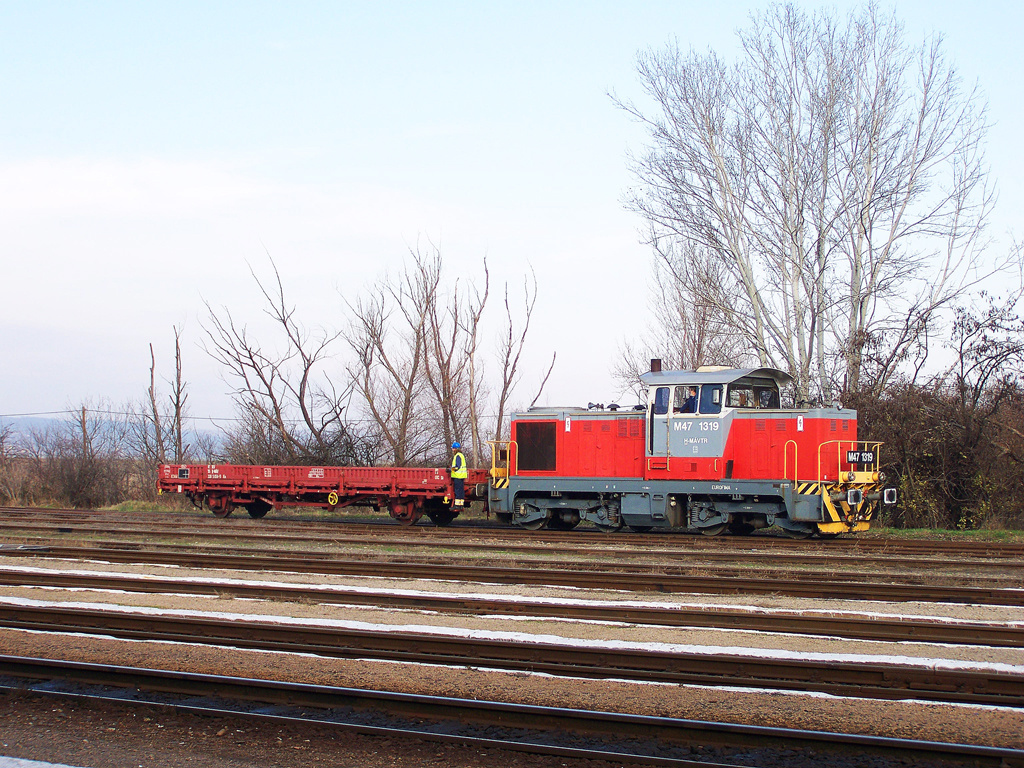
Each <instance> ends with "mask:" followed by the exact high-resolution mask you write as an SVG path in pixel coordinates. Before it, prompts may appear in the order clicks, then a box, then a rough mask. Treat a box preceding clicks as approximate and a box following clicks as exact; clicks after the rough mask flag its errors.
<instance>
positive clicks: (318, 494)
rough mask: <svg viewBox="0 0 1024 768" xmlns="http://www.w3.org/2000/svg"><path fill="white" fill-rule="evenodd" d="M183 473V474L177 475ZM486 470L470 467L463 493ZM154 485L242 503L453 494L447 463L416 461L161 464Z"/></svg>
mask: <svg viewBox="0 0 1024 768" xmlns="http://www.w3.org/2000/svg"><path fill="white" fill-rule="evenodd" d="M183 472H184V474H186V475H187V476H186V477H180V476H179V475H180V474H182V473H183ZM487 480H488V476H487V471H486V470H483V469H471V470H469V477H468V479H467V480H466V498H467V499H473V498H477V495H476V488H475V486H476V484H478V483H483V484H486V483H487ZM157 487H158V488H159V489H160V490H161V491H163V492H165V493H191V494H194V495H195V494H203V495H207V496H222V497H223V496H226V497H227V498H228V499H229V500H230V501H231V502H233V503H236V504H244V503H245V502H246V501H250V500H252V499H253V498H264V497H265V498H267V499H268V500H271V501H276V500H279V499H287V500H288V503H289V504H295V505H300V506H301V505H309V506H319V507H322V506H326V505H325V504H324V497H325V496H326V495H328V494H330V493H331V492H332V491H333V492H334V493H336V494H338V502H337V503H336V504H334V505H332V506H346V505H348V504H353V503H360V502H362V501H367V502H370V501H381V502H383V501H386V500H397V499H423V500H426V499H435V500H436V499H444V498H445V497H449V498H451V496H452V481H451V477H450V475H449V472H448V469H436V468H425V469H424V468H414V467H276V466H250V465H240V464H188V465H186V464H163V465H161V466H160V476H159V478H158V480H157Z"/></svg>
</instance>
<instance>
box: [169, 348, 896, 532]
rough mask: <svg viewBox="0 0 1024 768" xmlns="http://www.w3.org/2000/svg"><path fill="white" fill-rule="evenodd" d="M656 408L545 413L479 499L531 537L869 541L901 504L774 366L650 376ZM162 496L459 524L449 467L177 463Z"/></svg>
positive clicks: (837, 422)
mask: <svg viewBox="0 0 1024 768" xmlns="http://www.w3.org/2000/svg"><path fill="white" fill-rule="evenodd" d="M641 380H642V381H643V383H644V385H645V386H646V387H647V398H646V403H644V404H642V405H638V406H636V407H635V408H634V409H632V410H623V409H619V408H618V407H617V406H609V407H608V408H604V407H602V406H598V407H590V408H533V409H531V410H530V411H528V412H526V413H520V414H515V415H513V417H512V427H511V439H510V440H508V441H500V442H496V443H493V444H492V448H493V450H492V466H491V469H490V471H489V472H488V471H486V470H482V469H475V470H471V471H470V476H469V479H468V480H467V482H466V496H467V500H469V501H472V500H481V501H485V502H486V503H487V505H488V509H489V511H491V512H494V513H495V514H496V515H497V517H498V519H500V520H502V521H503V522H506V523H508V524H511V525H515V526H519V527H522V528H527V529H532V530H535V529H538V528H542V527H546V528H549V529H555V530H569V529H571V528H575V527H576V526H577V525H579V524H580V523H581V522H583V521H590V522H591V523H593V524H594V525H596V526H598V527H599V528H602V529H604V530H608V531H615V530H619V529H621V528H623V527H629V528H630V529H632V530H635V531H647V530H650V529H653V528H692V529H696V530H699V531H701V532H702V533H705V534H708V535H716V534H720V533H723V532H725V531H729V532H731V533H734V534H745V533H750V532H752V531H754V530H756V529H758V528H765V527H768V526H771V525H776V526H778V527H780V528H781V529H782V530H783V531H784V532H785V533H787V534H788V535H790V536H795V537H805V536H810V535H812V534H815V533H816V534H818V535H820V536H835V535H838V534H840V533H843V532H846V531H864V530H867V529H868V527H869V526H870V523H871V521H872V519H873V518H874V516H875V514H876V513H877V510H878V508H879V505H880V504H881V503H894V502H895V490H894V489H885V488H884V483H885V476H884V475H883V473H882V472H881V471H880V464H879V462H880V455H879V449H880V447H881V444H880V443H875V442H865V441H861V440H858V438H857V414H856V412H855V411H852V410H848V409H841V408H838V407H815V408H782V407H780V403H781V398H780V388H781V387H782V386H785V385H786V384H788V383H789V382H790V381H791V380H792V379H791V378H790V376H789V375H788V374H786V373H783V372H782V371H779V370H776V369H774V368H756V369H723V368H702V369H700V370H697V371H660V370H659V371H652V372H650V373H647V374H644V375H643V376H642V377H641ZM158 484H159V488H160V490H161V492H177V493H185V494H188V495H189V496H190V497H191V498H192V500H193V501H194V502H196V503H197V504H204V503H205V504H206V505H207V506H209V507H210V509H211V510H213V512H214V514H217V515H220V516H225V515H228V514H230V513H231V511H232V510H233V509H234V508H235V507H238V506H241V507H244V508H245V509H246V510H247V511H248V513H249V515H250V516H252V517H257V518H258V517H263V516H264V515H266V514H267V512H269V511H270V510H271V509H273V508H274V507H276V506H283V505H287V506H316V507H326V508H329V509H334V508H337V507H343V506H347V505H350V504H361V505H372V506H374V507H375V508H381V507H383V508H387V509H388V511H389V512H390V514H391V516H392V517H394V518H395V519H396V520H398V521H399V522H401V523H404V524H407V525H409V524H412V523H415V522H416V521H417V520H419V519H420V517H422V516H423V515H426V516H428V517H429V518H430V519H431V520H432V521H433V522H434V523H435V524H437V525H447V524H448V523H450V522H451V521H452V520H453V519H454V518H455V517H456V515H457V514H458V512H457V511H456V510H453V509H452V508H451V507H450V501H451V498H452V483H451V478H450V475H449V472H448V470H447V469H417V468H395V467H254V466H235V465H223V464H221V465H164V466H162V467H161V470H160V479H159V481H158Z"/></svg>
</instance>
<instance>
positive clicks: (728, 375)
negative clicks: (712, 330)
mask: <svg viewBox="0 0 1024 768" xmlns="http://www.w3.org/2000/svg"><path fill="white" fill-rule="evenodd" d="M745 376H751V377H755V378H766V379H773V380H774V381H775V383H776V384H778V385H779V387H784V386H785V385H786V384H789V383H790V382H791V381H793V377H792V376H790V375H789V374H788V373H786V372H785V371H780V370H779V369H778V368H716V369H712V370H707V369H705V370H697V371H657V372H648V373H645V374H643V375H641V376H640V381H642V382H643V384H644V386H645V387H657V386H663V385H666V384H731V383H732V382H734V381H736V380H737V379H742V378H744V377H745Z"/></svg>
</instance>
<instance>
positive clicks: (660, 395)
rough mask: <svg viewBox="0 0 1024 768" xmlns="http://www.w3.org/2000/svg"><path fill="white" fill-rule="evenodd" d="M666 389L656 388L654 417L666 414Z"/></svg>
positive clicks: (667, 389)
mask: <svg viewBox="0 0 1024 768" xmlns="http://www.w3.org/2000/svg"><path fill="white" fill-rule="evenodd" d="M668 392H669V388H668V387H658V388H657V389H656V390H655V392H654V415H655V416H664V415H665V414H666V413H668Z"/></svg>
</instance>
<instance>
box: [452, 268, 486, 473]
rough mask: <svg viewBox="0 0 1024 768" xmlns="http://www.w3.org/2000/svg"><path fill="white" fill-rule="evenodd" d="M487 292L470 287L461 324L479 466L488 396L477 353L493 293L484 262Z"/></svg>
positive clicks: (477, 463) (476, 463) (474, 454)
mask: <svg viewBox="0 0 1024 768" xmlns="http://www.w3.org/2000/svg"><path fill="white" fill-rule="evenodd" d="M483 269H484V290H483V293H482V294H481V293H480V291H479V290H478V289H477V288H476V286H475V285H471V286H470V291H471V294H470V296H469V298H468V299H467V301H466V304H467V306H466V309H465V311H464V312H463V314H462V317H461V319H460V321H459V323H460V326H461V328H462V332H463V339H464V341H463V356H464V358H465V360H466V368H467V376H468V379H467V386H468V390H469V392H468V394H469V400H468V402H467V405H468V407H469V426H470V430H471V433H472V438H473V446H472V450H473V465H474V466H477V467H479V466H480V465H481V464H482V462H483V439H482V437H481V432H480V420H481V417H482V414H481V412H480V405H481V403H482V402H483V401H484V398H485V397H486V395H487V392H486V389H485V386H484V383H483V375H482V373H483V371H482V370H479V369H478V362H477V352H478V351H479V346H480V319H481V318H482V317H483V313H484V308H485V307H486V306H487V298H488V296H489V295H490V292H491V272H490V270H489V269H488V268H487V259H486V258H485V259H484V266H483Z"/></svg>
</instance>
